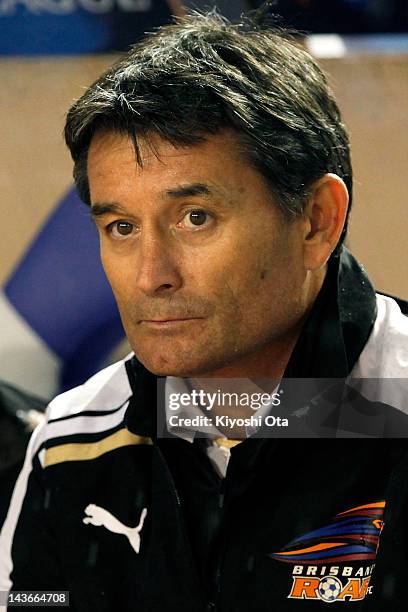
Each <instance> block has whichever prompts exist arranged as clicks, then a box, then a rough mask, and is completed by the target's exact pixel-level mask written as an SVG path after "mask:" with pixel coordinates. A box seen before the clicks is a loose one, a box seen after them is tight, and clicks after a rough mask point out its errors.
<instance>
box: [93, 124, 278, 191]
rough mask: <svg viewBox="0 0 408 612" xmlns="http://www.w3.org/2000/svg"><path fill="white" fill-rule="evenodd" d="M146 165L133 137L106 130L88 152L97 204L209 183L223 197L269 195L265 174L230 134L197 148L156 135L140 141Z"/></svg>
mask: <svg viewBox="0 0 408 612" xmlns="http://www.w3.org/2000/svg"><path fill="white" fill-rule="evenodd" d="M138 145H139V154H140V163H139V162H138V159H137V155H136V151H135V148H134V144H133V141H132V139H131V138H130V136H128V135H123V134H120V133H118V132H112V131H100V132H97V133H96V134H95V135H94V137H93V138H92V141H91V144H90V148H89V153H88V178H89V185H90V191H91V200H92V201H95V200H97V199H99V198H101V197H103V198H106V197H107V196H109V194H107V193H106V190H108V191H114V192H115V197H118V193H119V196H120V195H121V194H123V195H126V194H128V193H129V190H132V191H137V192H139V190H143V191H145V192H146V191H149V192H154V191H157V190H161V189H166V190H171V189H172V188H173V187H174V186H175V185H182V184H184V183H205V184H208V185H209V186H210V187H211V191H214V192H217V193H218V194H221V195H227V194H241V195H242V193H245V192H248V193H249V192H250V191H253V190H254V189H256V190H257V191H259V190H261V191H263V192H264V195H265V196H267V197H269V196H270V193H269V189H268V186H267V184H266V181H265V180H264V178H263V177H262V175H261V174H260V173H259V172H258V171H257V170H255V169H254V168H252V167H251V166H250V164H249V163H248V162H247V160H246V159H245V156H244V154H243V153H242V148H241V147H240V146H239V141H238V139H237V137H236V135H235V134H234V133H233V132H232V131H230V130H224V131H222V132H220V133H218V134H215V135H210V136H208V137H206V138H205V139H204V140H203V141H202V142H199V143H197V144H194V145H192V146H179V145H177V146H176V145H174V144H172V143H170V142H169V141H167V140H164V139H162V138H160V137H159V136H157V135H156V134H151V135H149V136H148V138H140V139H139V140H138Z"/></svg>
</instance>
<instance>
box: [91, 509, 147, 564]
mask: <svg viewBox="0 0 408 612" xmlns="http://www.w3.org/2000/svg"><path fill="white" fill-rule="evenodd" d="M85 514H86V515H87V516H85V517H84V518H83V519H82V522H83V523H85V525H89V524H91V525H95V526H96V527H101V526H102V527H106V529H108V530H109V531H112V532H113V533H120V534H122V535H124V536H126V537H127V539H128V540H129V542H130V545H131V547H132V548H133V550H134V551H135V552H137V553H139V550H140V535H139V533H140V531H141V530H142V527H143V523H144V520H145V518H146V514H147V508H143V510H142V514H141V515H140V521H139V524H138V525H137V526H136V527H127V526H126V525H123V523H121V522H120V521H119V520H118V519H117V518H115V517H114V516H113V515H112V514H111V513H110V512H108V511H107V510H105V509H104V508H100V507H99V506H96V505H95V504H89V505H88V506H87V507H86V508H85Z"/></svg>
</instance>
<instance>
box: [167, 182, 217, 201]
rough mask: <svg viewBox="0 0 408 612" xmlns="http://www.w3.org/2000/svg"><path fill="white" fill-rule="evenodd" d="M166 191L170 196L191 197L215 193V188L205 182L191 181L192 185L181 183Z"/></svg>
mask: <svg viewBox="0 0 408 612" xmlns="http://www.w3.org/2000/svg"><path fill="white" fill-rule="evenodd" d="M165 193H166V196H168V197H170V198H186V197H187V198H188V197H190V198H191V197H194V196H200V195H206V196H211V195H213V190H211V189H210V188H209V187H208V185H206V184H205V183H191V185H180V187H175V188H174V189H168V190H167V191H166V192H165Z"/></svg>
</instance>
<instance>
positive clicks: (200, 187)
mask: <svg viewBox="0 0 408 612" xmlns="http://www.w3.org/2000/svg"><path fill="white" fill-rule="evenodd" d="M217 193H219V191H218V190H217V189H214V188H212V189H210V187H208V185H206V184H205V183H191V184H190V185H180V186H179V187H174V188H172V189H167V190H166V191H165V192H164V195H165V196H167V197H169V198H172V199H177V198H191V197H196V196H202V195H204V196H212V195H214V194H217ZM108 214H126V210H125V209H124V208H123V206H121V205H120V204H118V203H117V202H101V203H97V204H92V206H91V215H92V217H93V218H96V217H101V216H102V215H108Z"/></svg>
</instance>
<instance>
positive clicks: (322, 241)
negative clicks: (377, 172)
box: [303, 173, 349, 270]
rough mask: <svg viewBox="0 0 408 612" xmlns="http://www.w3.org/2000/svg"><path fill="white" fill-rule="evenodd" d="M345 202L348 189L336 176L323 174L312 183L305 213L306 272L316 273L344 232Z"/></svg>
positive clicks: (347, 198)
mask: <svg viewBox="0 0 408 612" xmlns="http://www.w3.org/2000/svg"><path fill="white" fill-rule="evenodd" d="M348 202H349V194H348V191H347V187H346V185H345V184H344V181H343V180H342V179H341V178H340V177H339V176H337V175H336V174H331V173H330V174H325V175H324V176H323V177H322V178H321V179H319V180H318V181H316V183H314V185H313V187H312V192H311V195H310V198H309V202H308V204H307V206H306V209H305V211H304V239H303V259H304V266H305V269H306V270H318V269H319V268H321V267H323V266H324V265H325V264H326V263H327V260H328V259H329V257H330V255H331V254H332V252H333V251H334V249H335V248H336V246H337V243H338V241H339V239H340V236H341V232H342V231H343V227H344V223H345V220H346V216H347V209H348Z"/></svg>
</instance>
